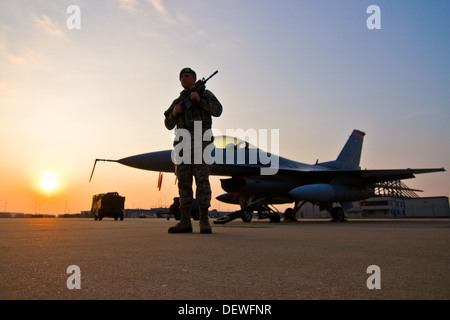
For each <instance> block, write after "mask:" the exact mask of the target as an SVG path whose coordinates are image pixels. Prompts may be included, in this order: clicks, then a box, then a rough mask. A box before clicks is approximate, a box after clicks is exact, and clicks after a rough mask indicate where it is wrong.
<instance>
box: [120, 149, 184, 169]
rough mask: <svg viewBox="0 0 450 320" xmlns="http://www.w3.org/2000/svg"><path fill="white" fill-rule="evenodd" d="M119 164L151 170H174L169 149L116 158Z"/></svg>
mask: <svg viewBox="0 0 450 320" xmlns="http://www.w3.org/2000/svg"><path fill="white" fill-rule="evenodd" d="M117 162H119V163H120V164H123V165H126V166H129V167H133V168H138V169H143V170H151V171H163V172H174V169H175V167H174V164H173V162H172V159H171V150H165V151H158V152H150V153H144V154H139V155H136V156H131V157H127V158H123V159H120V160H118V161H117Z"/></svg>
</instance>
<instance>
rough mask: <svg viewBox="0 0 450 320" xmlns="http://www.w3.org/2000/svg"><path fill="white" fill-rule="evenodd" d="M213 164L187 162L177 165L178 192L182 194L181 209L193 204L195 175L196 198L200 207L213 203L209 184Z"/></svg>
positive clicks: (206, 206)
mask: <svg viewBox="0 0 450 320" xmlns="http://www.w3.org/2000/svg"><path fill="white" fill-rule="evenodd" d="M210 171H211V165H208V164H204V163H203V164H185V163H181V164H179V165H177V168H176V173H177V178H178V192H179V194H180V210H181V209H183V208H185V209H187V208H191V206H192V198H193V191H192V182H193V178H192V177H195V184H196V187H197V188H196V193H195V198H196V199H197V202H198V207H199V208H209V207H210V205H211V186H210V184H209V173H210Z"/></svg>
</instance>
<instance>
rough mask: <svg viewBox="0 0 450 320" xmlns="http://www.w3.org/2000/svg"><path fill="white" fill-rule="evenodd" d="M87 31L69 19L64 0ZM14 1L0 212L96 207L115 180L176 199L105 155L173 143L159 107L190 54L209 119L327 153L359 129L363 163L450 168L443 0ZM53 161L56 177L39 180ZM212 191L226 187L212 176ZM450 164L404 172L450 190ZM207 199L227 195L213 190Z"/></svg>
mask: <svg viewBox="0 0 450 320" xmlns="http://www.w3.org/2000/svg"><path fill="white" fill-rule="evenodd" d="M72 4H75V5H78V6H79V8H80V19H81V20H80V26H81V28H80V29H69V28H68V27H67V19H68V18H69V17H70V15H69V14H67V8H68V7H69V5H72ZM370 4H371V3H364V2H361V1H348V2H345V4H342V3H339V4H338V3H336V2H335V1H320V2H316V1H294V2H292V1H280V2H279V1H277V2H276V3H275V2H273V3H272V2H264V3H261V2H260V1H256V0H250V1H245V2H244V3H242V2H241V1H214V2H213V1H201V0H198V1H190V2H189V3H187V2H181V1H180V2H177V1H170V2H169V1H162V0H161V1H147V0H136V1H125V0H118V1H95V3H94V2H92V3H91V2H84V1H71V2H70V3H69V2H67V1H58V2H49V1H33V2H30V1H13V2H5V1H4V2H2V3H0V70H1V72H0V150H1V156H2V161H1V162H0V211H12V212H26V213H34V212H40V213H49V214H61V213H64V212H70V213H77V212H80V211H82V210H89V209H90V205H91V199H92V195H94V194H96V193H105V192H112V191H117V192H119V193H120V194H122V195H124V196H126V207H127V208H149V207H154V206H159V205H163V206H166V205H170V204H171V202H172V198H173V197H174V196H176V195H177V190H176V187H175V185H174V175H173V174H165V175H164V182H163V188H162V190H161V191H157V188H156V184H157V179H158V173H157V172H146V171H141V170H137V169H133V168H129V167H124V166H121V165H119V164H115V163H99V164H98V167H97V169H96V172H95V175H94V179H93V181H92V182H91V183H89V182H88V180H89V175H90V172H91V170H92V165H93V163H94V160H95V159H96V158H108V159H120V158H124V157H127V156H131V155H135V154H140V153H146V152H151V151H158V150H164V149H170V148H171V146H172V142H171V132H169V131H167V130H166V129H165V127H164V125H163V112H164V110H166V109H167V107H168V106H169V105H170V103H171V102H172V100H173V99H174V98H176V97H177V96H178V93H179V91H180V90H181V87H180V84H179V81H178V73H179V71H180V70H181V69H182V68H183V67H186V66H190V67H192V68H193V69H195V70H196V71H197V74H198V75H199V77H202V76H208V75H210V74H211V73H212V72H213V71H215V70H219V74H217V75H216V76H215V77H214V78H213V79H211V80H210V81H209V82H208V88H209V89H210V90H211V91H212V92H214V94H215V95H216V96H217V97H218V99H219V100H220V101H221V103H222V105H223V106H224V112H223V114H222V116H221V117H220V118H217V119H214V122H213V127H215V128H217V129H220V130H221V131H222V132H225V131H226V129H238V128H242V129H248V128H254V129H269V130H270V129H272V128H274V129H279V130H280V146H279V150H280V154H281V155H282V156H285V157H287V158H290V159H293V160H297V161H300V162H305V163H315V161H316V160H317V159H319V160H320V161H328V160H333V159H335V158H336V156H337V155H338V153H339V151H340V149H341V148H342V146H343V144H344V143H345V141H346V140H347V137H348V135H349V134H350V133H351V132H352V130H353V129H359V130H362V131H364V132H366V137H365V142H364V147H363V155H362V158H361V167H362V168H368V169H397V168H435V167H445V168H446V169H449V168H450V145H449V141H448V137H449V136H450V126H449V125H448V123H450V117H449V105H448V102H449V101H450V91H449V90H448V88H449V84H450V78H449V77H450V62H449V59H448V57H449V56H450V43H449V42H450V40H449V37H448V34H449V33H450V27H449V22H448V17H447V16H446V15H445V13H446V12H448V9H450V8H449V6H450V4H449V2H448V1H433V2H431V3H430V2H426V4H425V2H423V3H422V2H420V3H416V2H414V5H412V4H411V2H410V1H395V3H393V2H392V1H382V0H380V1H377V4H378V5H379V6H380V8H381V16H382V20H381V21H382V22H381V29H380V30H369V29H368V28H367V26H366V20H367V19H368V17H369V15H368V14H367V13H366V9H367V6H369V5H370ZM46 171H52V172H54V173H55V175H56V176H57V179H58V185H59V186H58V187H57V188H56V189H55V190H53V191H52V192H50V191H44V190H43V189H42V188H40V187H39V184H40V180H41V177H42V174H43V173H44V172H46ZM211 180H212V188H213V197H216V196H218V195H220V194H221V193H223V191H222V190H221V188H220V185H219V178H217V177H213V178H212V179H211ZM449 181H450V179H448V173H446V172H445V173H434V174H430V175H422V176H419V177H418V178H417V179H413V180H406V181H405V183H406V184H407V185H408V186H410V187H412V188H417V189H423V190H424V191H425V192H424V193H423V194H422V195H423V196H450V182H449ZM212 208H216V209H221V210H224V209H230V210H231V209H232V208H234V207H232V206H227V205H225V204H219V203H218V202H217V201H215V200H214V201H213V203H212Z"/></svg>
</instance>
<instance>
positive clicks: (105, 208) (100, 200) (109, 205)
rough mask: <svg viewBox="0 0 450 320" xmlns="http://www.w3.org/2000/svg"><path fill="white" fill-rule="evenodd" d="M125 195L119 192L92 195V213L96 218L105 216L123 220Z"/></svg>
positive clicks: (100, 218)
mask: <svg viewBox="0 0 450 320" xmlns="http://www.w3.org/2000/svg"><path fill="white" fill-rule="evenodd" d="M124 205H125V197H122V196H120V195H119V193H117V192H108V193H100V194H96V195H94V196H93V197H92V207H91V213H92V215H93V216H94V219H95V220H100V221H101V220H102V219H103V218H104V217H110V218H114V220H117V219H120V220H123V209H124Z"/></svg>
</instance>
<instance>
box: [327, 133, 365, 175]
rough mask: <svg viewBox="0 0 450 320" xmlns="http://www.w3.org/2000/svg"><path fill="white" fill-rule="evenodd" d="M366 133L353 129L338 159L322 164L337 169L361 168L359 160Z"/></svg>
mask: <svg viewBox="0 0 450 320" xmlns="http://www.w3.org/2000/svg"><path fill="white" fill-rule="evenodd" d="M365 135H366V134H365V133H364V132H362V131H359V130H356V129H355V130H353V132H352V134H351V135H350V137H349V138H348V140H347V142H346V143H345V145H344V147H343V148H342V150H341V152H340V153H339V155H338V157H337V159H336V160H335V161H329V162H324V163H320V165H322V166H326V167H331V168H336V169H360V167H359V162H360V160H361V151H362V146H363V141H364V136H365Z"/></svg>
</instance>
